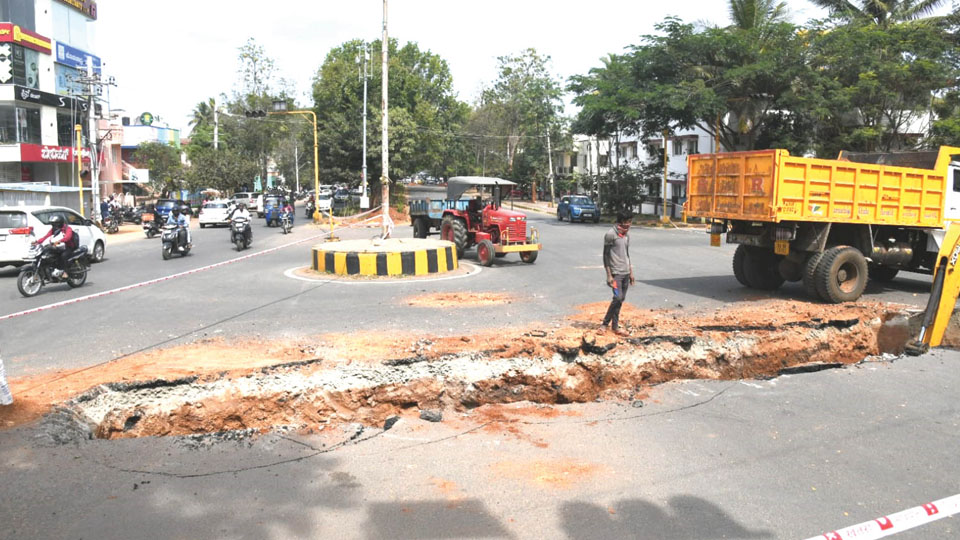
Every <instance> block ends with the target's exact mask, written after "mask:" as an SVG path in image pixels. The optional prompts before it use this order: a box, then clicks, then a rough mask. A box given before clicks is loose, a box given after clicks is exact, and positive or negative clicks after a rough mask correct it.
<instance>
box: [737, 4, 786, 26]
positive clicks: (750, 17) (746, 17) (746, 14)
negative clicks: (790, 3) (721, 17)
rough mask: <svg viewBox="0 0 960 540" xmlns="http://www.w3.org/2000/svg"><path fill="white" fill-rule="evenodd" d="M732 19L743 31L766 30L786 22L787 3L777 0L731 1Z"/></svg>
mask: <svg viewBox="0 0 960 540" xmlns="http://www.w3.org/2000/svg"><path fill="white" fill-rule="evenodd" d="M729 1H730V19H731V20H732V21H733V26H734V27H735V28H738V29H741V30H754V29H758V28H766V27H768V26H769V25H771V24H775V23H781V22H785V21H786V17H787V3H786V2H779V1H777V0H729Z"/></svg>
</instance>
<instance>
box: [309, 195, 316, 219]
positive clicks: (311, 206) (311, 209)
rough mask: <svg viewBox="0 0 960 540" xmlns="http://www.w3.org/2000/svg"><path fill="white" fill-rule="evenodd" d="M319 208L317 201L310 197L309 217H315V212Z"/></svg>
mask: <svg viewBox="0 0 960 540" xmlns="http://www.w3.org/2000/svg"><path fill="white" fill-rule="evenodd" d="M316 209H317V202H316V201H315V200H313V198H310V199H309V200H307V219H313V212H314V211H315V210H316Z"/></svg>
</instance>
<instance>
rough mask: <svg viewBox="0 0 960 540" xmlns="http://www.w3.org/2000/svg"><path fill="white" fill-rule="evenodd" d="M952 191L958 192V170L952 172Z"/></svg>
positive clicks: (959, 180)
mask: <svg viewBox="0 0 960 540" xmlns="http://www.w3.org/2000/svg"><path fill="white" fill-rule="evenodd" d="M953 190H954V191H960V169H954V170H953Z"/></svg>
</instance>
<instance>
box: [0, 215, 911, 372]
mask: <svg viewBox="0 0 960 540" xmlns="http://www.w3.org/2000/svg"><path fill="white" fill-rule="evenodd" d="M298 216H302V210H301V209H299V207H298ZM530 225H531V226H534V227H537V228H538V229H539V230H540V235H541V240H542V242H543V244H544V251H543V252H542V253H541V254H540V257H539V258H538V260H537V262H536V264H534V265H527V264H523V263H521V262H520V260H519V257H517V256H509V257H507V258H504V259H498V260H497V261H496V263H495V265H494V267H493V268H490V269H485V270H484V271H482V272H481V273H479V274H477V275H475V276H473V277H469V278H464V279H460V280H451V281H440V282H434V283H431V284H430V285H429V286H427V285H426V284H424V283H422V282H411V283H399V284H389V285H388V284H375V285H353V284H338V283H323V284H316V283H307V282H303V281H298V280H295V279H291V278H289V277H286V276H285V275H284V271H286V270H288V269H291V268H296V267H302V266H306V265H308V264H309V261H310V249H309V248H310V246H311V245H312V243H313V240H310V239H311V238H317V237H319V236H321V235H322V234H323V233H324V231H325V228H323V227H318V226H316V225H312V224H310V225H306V224H304V223H303V220H302V219H301V220H300V221H299V222H298V223H297V225H296V226H295V228H294V230H293V232H292V233H291V234H290V235H283V234H281V232H280V231H279V229H276V228H267V227H265V226H264V225H263V221H262V220H256V222H255V224H254V226H255V230H254V244H253V246H252V248H251V249H250V250H248V251H244V252H242V253H237V252H236V251H235V249H234V248H233V247H232V245H231V244H230V243H229V240H228V235H229V233H228V231H227V230H226V229H221V228H216V229H211V228H206V229H198V228H196V226H194V230H193V235H194V244H195V248H194V250H193V251H191V253H190V255H189V256H188V257H186V258H179V257H174V258H173V259H171V260H169V261H163V260H161V257H160V246H159V242H158V240H157V239H152V240H148V239H146V238H140V239H137V240H135V241H130V242H127V243H123V244H120V245H117V246H113V245H108V248H107V260H106V261H104V262H103V263H101V264H98V265H94V266H93V269H92V271H91V272H90V274H89V279H88V281H87V284H86V285H85V286H84V287H82V288H80V289H76V290H70V289H68V288H67V286H66V285H54V286H51V287H47V288H45V289H44V290H43V291H42V292H41V293H40V294H39V295H37V296H36V297H34V298H31V299H26V298H23V297H22V296H20V294H19V292H18V291H17V287H16V272H15V271H12V270H9V269H3V270H0V317H3V316H5V315H9V314H14V313H20V312H23V311H26V310H30V309H35V308H38V307H43V306H46V305H50V304H56V303H58V302H64V301H68V300H70V299H73V298H76V297H79V296H84V295H91V294H97V293H103V292H106V291H110V290H113V289H117V288H121V287H126V286H130V285H136V284H138V283H143V282H147V281H150V280H156V279H159V278H163V277H167V276H172V275H176V274H179V273H182V272H185V271H189V270H195V269H198V268H203V267H206V266H209V265H211V264H215V263H221V262H225V261H230V260H232V259H236V258H238V257H242V256H246V255H251V254H256V253H259V252H262V251H265V250H270V249H273V248H278V247H281V246H287V247H282V248H281V249H277V250H276V251H272V252H270V253H267V254H265V255H260V256H255V257H249V258H246V259H244V260H242V261H239V262H236V263H233V264H226V265H223V266H219V267H216V268H213V269H210V270H206V271H202V272H198V273H195V274H191V275H187V276H183V277H180V278H177V279H171V280H168V281H162V282H159V283H156V284H153V285H148V286H143V287H138V288H134V289H131V290H128V291H126V292H122V293H118V294H112V295H108V296H105V297H100V298H94V299H90V300H87V301H83V302H79V303H75V304H70V305H65V306H62V307H57V308H55V309H50V310H48V311H43V312H39V313H32V314H28V315H23V316H19V317H15V318H12V319H7V320H0V343H2V353H3V357H4V361H5V363H6V366H7V372H8V374H9V375H11V376H19V375H29V374H35V373H38V372H42V371H44V370H48V369H59V368H72V367H83V366H87V365H92V364H96V363H100V362H104V361H109V360H111V359H114V358H116V357H118V356H121V355H124V354H130V353H133V352H137V351H142V350H147V349H150V348H153V347H160V346H168V345H174V344H177V343H183V342H190V341H194V340H196V339H200V338H203V337H208V336H211V335H216V336H219V337H224V338H228V339H229V338H231V337H238V338H251V337H257V338H264V339H271V338H282V337H289V336H304V335H316V334H321V333H326V332H350V331H355V330H366V331H382V332H392V331H422V332H423V333H425V334H437V335H457V334H462V333H470V332H472V331H474V330H476V329H487V328H499V327H519V326H523V325H527V324H530V323H533V322H540V321H547V322H548V321H552V320H556V319H558V318H562V317H565V316H567V315H569V314H570V313H571V311H572V310H574V309H575V307H576V306H579V305H582V304H585V303H588V302H598V301H603V300H604V299H606V297H607V294H608V292H607V290H606V288H605V285H604V279H603V270H602V264H603V263H602V257H601V251H602V245H601V242H602V240H601V239H602V236H603V234H604V233H605V232H606V230H607V228H608V227H609V225H604V224H596V225H595V224H592V223H588V224H581V223H574V224H571V223H568V222H558V221H556V219H555V218H552V217H549V216H545V215H533V214H531V215H530ZM377 232H378V229H359V230H348V231H341V232H338V233H337V234H338V236H340V237H342V238H345V239H346V238H369V237H372V236H374V235H376V234H377ZM395 235H396V236H400V237H411V236H412V231H411V229H410V227H398V228H397V229H396V233H395ZM631 239H632V240H631V242H632V243H631V246H632V248H633V257H634V259H635V272H636V275H637V286H636V287H634V288H632V289H631V290H630V292H629V301H630V302H631V303H633V304H634V305H636V306H639V307H645V308H669V309H679V307H678V306H682V307H683V308H684V309H712V308H714V307H719V306H722V305H729V304H731V303H737V302H750V301H754V300H756V299H758V298H765V297H771V296H772V297H783V298H799V299H803V298H805V296H804V293H803V288H802V286H801V285H800V284H789V283H788V284H786V285H785V286H784V287H783V288H782V289H781V290H780V291H777V292H775V293H773V294H766V293H760V292H758V291H753V290H749V289H745V288H743V287H742V286H740V284H738V283H737V282H736V280H735V279H734V277H733V272H732V270H731V259H732V253H733V249H732V247H731V246H724V247H723V248H720V249H717V248H711V247H710V246H709V245H708V241H707V236H706V235H705V234H704V233H703V232H702V231H698V230H689V229H683V230H681V229H642V228H636V229H634V230H633V232H632V233H631ZM297 241H302V243H299V244H293V243H294V242H297ZM474 260H475V254H474V253H473V252H472V250H471V251H470V252H468V253H467V256H466V261H467V262H470V261H474ZM929 282H930V278H929V277H928V276H923V275H918V274H904V275H903V276H902V277H899V278H898V279H897V280H895V281H894V282H893V283H891V284H889V285H878V284H873V283H871V285H870V286H869V287H868V289H867V292H866V293H865V298H867V299H875V300H880V301H890V302H900V303H906V304H913V305H918V306H922V305H923V304H924V302H925V301H926V293H927V292H928V291H929ZM426 291H429V292H453V291H474V292H497V293H510V294H514V295H516V296H517V299H518V300H519V301H516V302H514V303H512V304H510V305H509V307H507V308H502V307H486V308H484V307H477V308H472V309H470V310H435V309H429V308H420V307H412V306H407V305H406V304H407V303H406V302H404V300H405V299H407V298H409V297H411V296H416V295H418V294H421V293H423V292H426ZM64 328H70V329H72V332H73V333H74V334H77V333H78V332H79V333H80V334H81V335H82V339H81V340H80V343H78V342H77V340H74V339H56V340H51V339H50V335H51V334H55V333H57V332H59V329H64ZM55 329H57V330H55Z"/></svg>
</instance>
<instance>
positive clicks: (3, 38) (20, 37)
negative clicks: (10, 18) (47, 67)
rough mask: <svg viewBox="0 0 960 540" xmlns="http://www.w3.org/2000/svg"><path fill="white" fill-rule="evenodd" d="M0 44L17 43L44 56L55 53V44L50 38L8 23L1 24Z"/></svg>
mask: <svg viewBox="0 0 960 540" xmlns="http://www.w3.org/2000/svg"><path fill="white" fill-rule="evenodd" d="M0 43H16V44H18V45H23V46H24V47H27V48H28V49H33V50H35V51H39V52H42V53H44V54H50V53H52V52H53V42H52V41H50V38H48V37H44V36H41V35H40V34H37V33H35V32H31V31H29V30H24V29H23V28H20V26H19V25H16V24H13V23H8V22H4V23H0Z"/></svg>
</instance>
